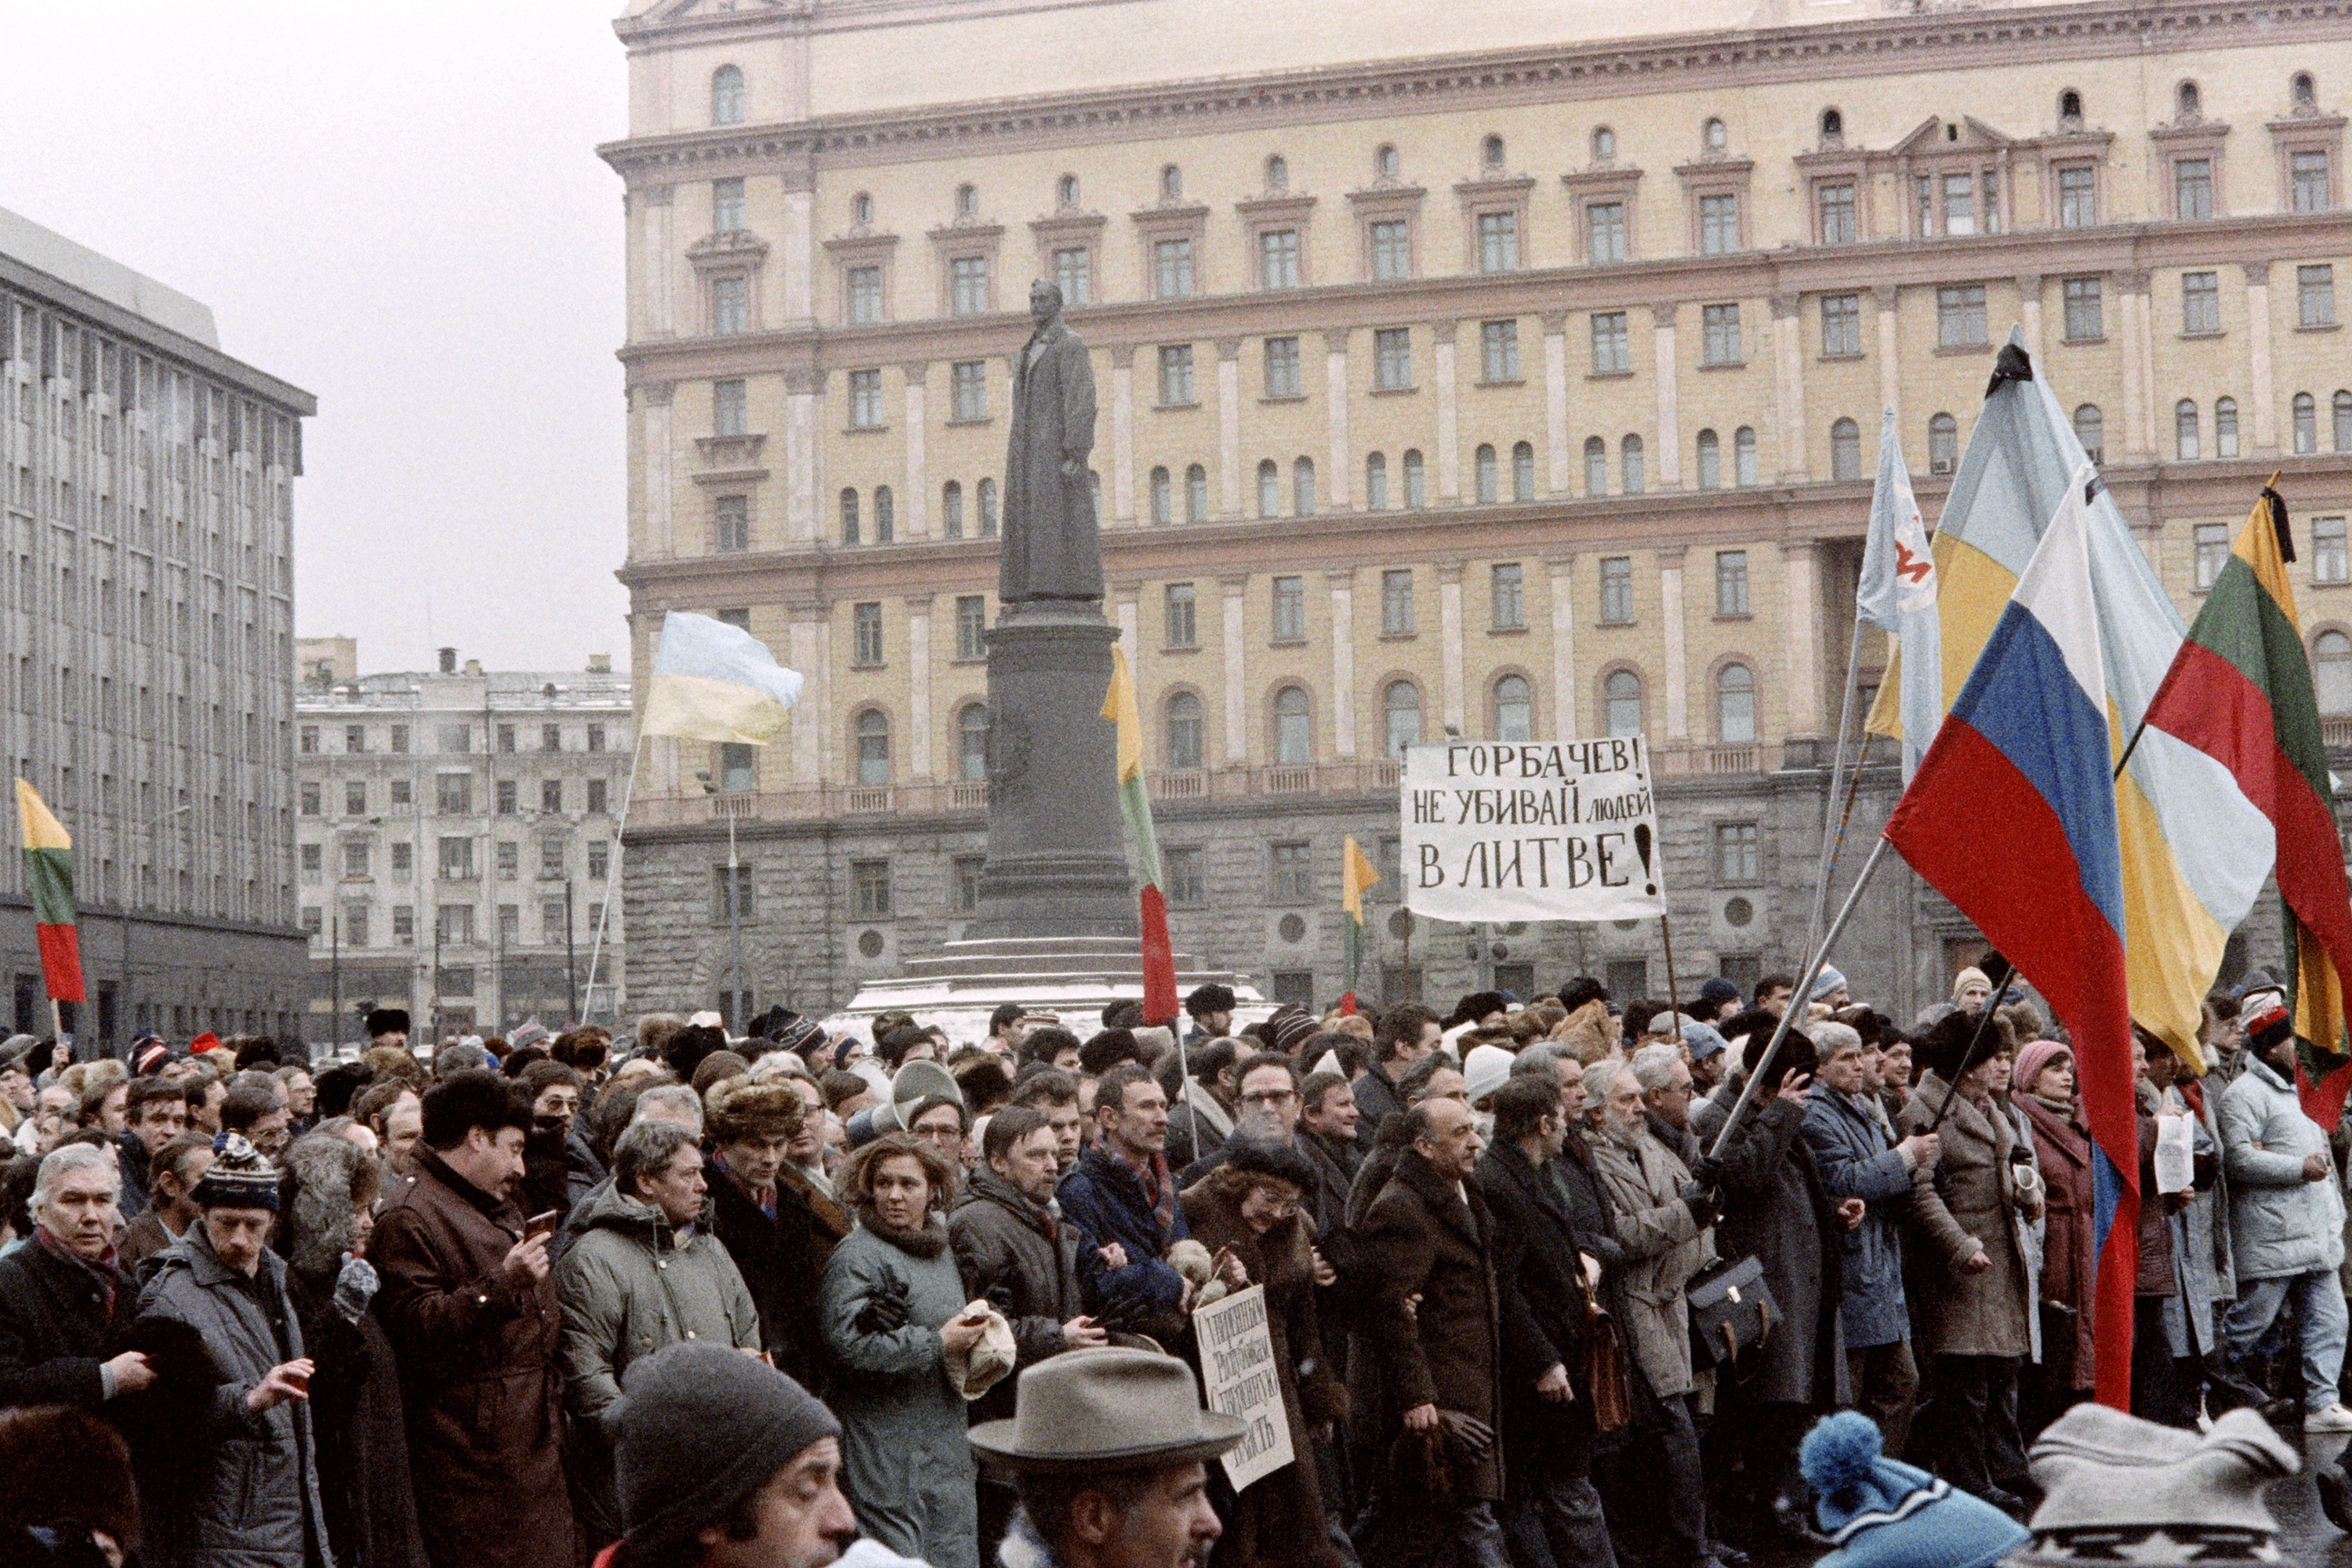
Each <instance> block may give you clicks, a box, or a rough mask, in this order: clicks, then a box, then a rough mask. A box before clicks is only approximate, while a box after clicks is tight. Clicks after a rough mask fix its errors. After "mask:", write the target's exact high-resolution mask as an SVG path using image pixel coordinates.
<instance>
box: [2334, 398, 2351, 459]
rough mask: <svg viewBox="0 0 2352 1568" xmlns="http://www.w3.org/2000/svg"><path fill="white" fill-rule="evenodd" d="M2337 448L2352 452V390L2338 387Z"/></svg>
mask: <svg viewBox="0 0 2352 1568" xmlns="http://www.w3.org/2000/svg"><path fill="white" fill-rule="evenodd" d="M2335 414H2336V450H2337V451H2339V452H2352V392H2347V391H2345V390H2344V389H2343V388H2341V387H2338V388H2337V389H2336V399H2335Z"/></svg>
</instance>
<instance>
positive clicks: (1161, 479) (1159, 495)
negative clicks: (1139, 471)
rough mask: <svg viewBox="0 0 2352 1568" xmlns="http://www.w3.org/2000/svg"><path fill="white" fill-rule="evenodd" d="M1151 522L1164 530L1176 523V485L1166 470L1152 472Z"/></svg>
mask: <svg viewBox="0 0 2352 1568" xmlns="http://www.w3.org/2000/svg"><path fill="white" fill-rule="evenodd" d="M1151 521H1153V522H1155V523H1158V524H1159V525H1160V527H1162V528H1165V527H1167V526H1168V525H1169V524H1170V523H1171V522H1173V521H1176V483H1175V481H1174V480H1173V479H1170V478H1169V477H1168V470H1167V469H1166V468H1154V469H1152V470H1151Z"/></svg>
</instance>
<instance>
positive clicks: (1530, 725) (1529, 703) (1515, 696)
mask: <svg viewBox="0 0 2352 1568" xmlns="http://www.w3.org/2000/svg"><path fill="white" fill-rule="evenodd" d="M1535 738H1536V699H1535V692H1534V689H1532V688H1530V687H1529V686H1528V678H1527V677H1526V676H1524V675H1507V676H1505V677H1503V678H1502V679H1500V680H1497V681H1496V682H1495V739H1496V740H1497V741H1532V740H1534V739H1535Z"/></svg>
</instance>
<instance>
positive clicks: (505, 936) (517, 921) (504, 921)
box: [499, 904, 522, 943]
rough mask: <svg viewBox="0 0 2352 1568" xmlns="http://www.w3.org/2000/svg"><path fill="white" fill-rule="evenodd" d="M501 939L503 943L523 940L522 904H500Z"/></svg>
mask: <svg viewBox="0 0 2352 1568" xmlns="http://www.w3.org/2000/svg"><path fill="white" fill-rule="evenodd" d="M520 941H522V906H521V905H520V904H500V905H499V942H502V943H514V942H520Z"/></svg>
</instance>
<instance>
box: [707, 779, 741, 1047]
mask: <svg viewBox="0 0 2352 1568" xmlns="http://www.w3.org/2000/svg"><path fill="white" fill-rule="evenodd" d="M694 776H695V777H696V778H697V779H699V780H700V781H701V783H702V793H703V794H705V795H709V796H710V797H711V798H712V799H713V800H716V799H718V797H719V786H718V785H717V784H713V783H711V781H710V774H709V772H708V771H698V772H697V773H695V775H694ZM727 931H728V935H729V938H730V940H731V941H732V942H733V944H734V973H733V975H732V982H733V984H732V988H731V989H730V991H729V992H728V994H727V1001H728V1005H727V1011H728V1013H729V1015H730V1016H729V1017H728V1020H727V1026H728V1027H729V1028H730V1029H740V1028H741V1027H742V1026H743V1025H744V1023H745V1022H746V1020H745V1019H743V1018H742V1017H740V1016H738V1015H740V1014H741V1013H743V1012H744V1011H745V1009H744V1005H743V873H742V872H741V871H740V870H739V869H738V868H737V863H736V859H735V814H734V812H732V811H730V812H728V814H727Z"/></svg>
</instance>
